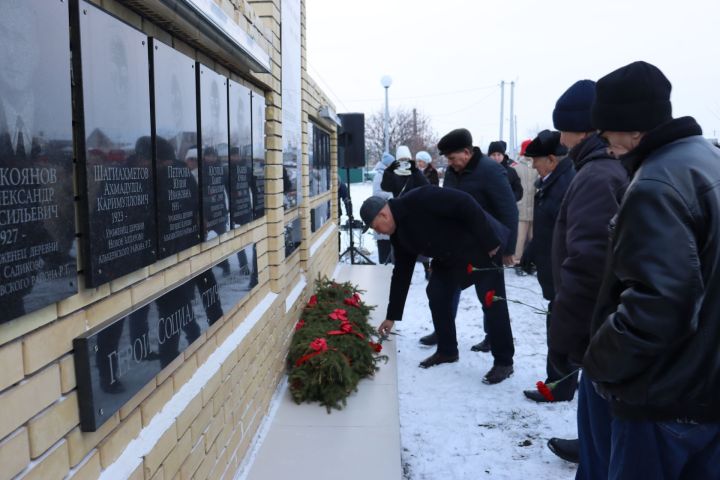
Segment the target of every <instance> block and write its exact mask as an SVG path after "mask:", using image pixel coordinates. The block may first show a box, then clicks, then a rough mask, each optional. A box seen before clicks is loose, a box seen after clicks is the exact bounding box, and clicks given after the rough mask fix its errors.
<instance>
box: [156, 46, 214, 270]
mask: <svg viewBox="0 0 720 480" xmlns="http://www.w3.org/2000/svg"><path fill="white" fill-rule="evenodd" d="M150 57H151V59H152V65H153V69H152V79H153V104H154V112H155V115H154V120H155V123H154V125H153V135H154V137H153V138H154V139H155V178H156V190H157V191H156V195H157V197H156V201H157V230H158V231H157V237H158V257H159V258H164V257H167V256H169V255H172V254H173V253H177V252H179V251H181V250H185V249H186V248H189V247H192V246H193V245H196V244H198V243H200V241H201V240H202V239H201V235H200V189H199V187H198V159H197V110H196V108H197V105H196V98H195V94H196V85H195V82H196V79H195V60H193V59H191V58H190V57H187V56H186V55H183V54H182V53H180V52H178V51H177V50H174V49H172V48H171V47H169V46H167V45H165V44H164V43H162V42H159V41H157V40H155V39H151V45H150Z"/></svg>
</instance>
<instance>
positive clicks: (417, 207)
mask: <svg viewBox="0 0 720 480" xmlns="http://www.w3.org/2000/svg"><path fill="white" fill-rule="evenodd" d="M388 203H389V205H390V211H391V212H392V214H393V218H394V219H395V224H396V229H395V232H394V233H393V234H392V235H390V241H391V242H392V245H393V248H394V252H395V266H394V268H393V273H392V280H391V283H390V301H389V303H388V309H387V317H386V318H387V319H390V320H401V319H402V313H403V309H404V308H405V299H406V297H407V292H408V288H409V287H410V280H411V278H412V274H413V269H414V267H415V260H416V258H417V256H418V255H424V256H426V257H432V259H433V269H439V268H446V269H453V270H455V271H456V272H457V274H458V276H459V277H463V276H466V275H467V272H466V266H467V264H468V263H472V264H473V265H475V266H485V267H487V266H489V265H490V257H489V256H488V252H490V251H492V250H493V249H495V247H497V246H498V245H499V244H500V240H501V238H502V236H503V235H506V234H507V230H506V229H505V228H504V227H503V226H502V225H501V224H500V223H499V222H497V221H496V220H494V219H493V218H491V217H490V215H488V214H487V213H486V212H485V211H484V210H483V209H482V208H481V207H480V205H478V203H477V202H475V201H474V200H473V198H472V197H471V196H470V195H468V194H466V193H464V192H459V191H456V190H451V189H443V188H439V187H435V186H431V185H427V186H424V187H420V188H416V189H414V190H412V191H410V192H408V193H406V194H404V195H403V196H401V197H400V198H393V199H390V200H389V202H388ZM499 229H500V230H499ZM459 283H460V282H459Z"/></svg>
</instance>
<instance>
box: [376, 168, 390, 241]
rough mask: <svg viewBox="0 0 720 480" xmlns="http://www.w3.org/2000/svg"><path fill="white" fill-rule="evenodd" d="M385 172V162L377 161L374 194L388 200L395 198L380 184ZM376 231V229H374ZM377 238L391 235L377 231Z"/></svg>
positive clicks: (387, 237) (387, 238) (380, 238)
mask: <svg viewBox="0 0 720 480" xmlns="http://www.w3.org/2000/svg"><path fill="white" fill-rule="evenodd" d="M383 173H385V164H384V163H382V162H377V163H376V164H375V176H374V177H373V195H375V196H377V197H382V198H384V199H386V200H390V199H391V198H393V196H392V193H390V192H386V191H385V190H383V189H382V187H381V186H380V184H381V183H382V179H383ZM373 231H374V230H373ZM374 235H375V240H389V239H390V235H385V234H382V233H377V232H375V234H374Z"/></svg>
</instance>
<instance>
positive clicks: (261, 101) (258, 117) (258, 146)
mask: <svg viewBox="0 0 720 480" xmlns="http://www.w3.org/2000/svg"><path fill="white" fill-rule="evenodd" d="M252 152H253V177H252V180H251V182H250V190H251V191H252V195H253V217H254V218H261V217H263V216H265V97H263V96H262V95H258V94H257V93H254V92H253V94H252Z"/></svg>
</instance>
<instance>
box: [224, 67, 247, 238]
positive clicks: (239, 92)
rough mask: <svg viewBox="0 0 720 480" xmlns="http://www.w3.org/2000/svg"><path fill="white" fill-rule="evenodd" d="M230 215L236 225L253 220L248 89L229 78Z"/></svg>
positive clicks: (234, 225)
mask: <svg viewBox="0 0 720 480" xmlns="http://www.w3.org/2000/svg"><path fill="white" fill-rule="evenodd" d="M228 97H229V104H230V126H229V128H230V218H231V223H232V227H233V228H236V227H239V226H241V225H244V224H246V223H248V222H251V221H252V220H253V194H252V189H251V187H250V184H251V182H252V175H253V168H252V108H251V106H250V101H251V93H250V89H249V88H247V87H245V86H244V85H241V84H239V83H238V82H235V81H233V80H230V82H229V86H228Z"/></svg>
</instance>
